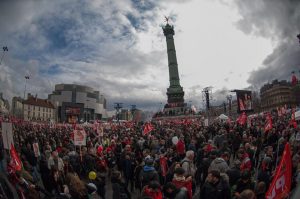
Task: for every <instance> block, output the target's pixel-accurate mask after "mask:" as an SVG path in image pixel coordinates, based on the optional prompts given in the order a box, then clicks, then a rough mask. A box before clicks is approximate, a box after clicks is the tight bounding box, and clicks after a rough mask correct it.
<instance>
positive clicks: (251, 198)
mask: <svg viewBox="0 0 300 199" xmlns="http://www.w3.org/2000/svg"><path fill="white" fill-rule="evenodd" d="M240 199H256V195H255V193H254V192H253V191H252V190H250V189H246V190H244V191H242V193H241V194H240Z"/></svg>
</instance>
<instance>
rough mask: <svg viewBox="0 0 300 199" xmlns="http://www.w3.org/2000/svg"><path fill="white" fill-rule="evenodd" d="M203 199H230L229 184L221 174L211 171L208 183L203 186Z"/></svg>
mask: <svg viewBox="0 0 300 199" xmlns="http://www.w3.org/2000/svg"><path fill="white" fill-rule="evenodd" d="M200 198H201V199H230V198H231V193H230V188H229V184H228V183H226V182H225V181H224V180H223V179H222V177H221V175H220V172H219V171H217V170H211V171H210V172H209V173H208V176H207V178H206V182H205V183H204V185H203V186H202V189H201V191H200Z"/></svg>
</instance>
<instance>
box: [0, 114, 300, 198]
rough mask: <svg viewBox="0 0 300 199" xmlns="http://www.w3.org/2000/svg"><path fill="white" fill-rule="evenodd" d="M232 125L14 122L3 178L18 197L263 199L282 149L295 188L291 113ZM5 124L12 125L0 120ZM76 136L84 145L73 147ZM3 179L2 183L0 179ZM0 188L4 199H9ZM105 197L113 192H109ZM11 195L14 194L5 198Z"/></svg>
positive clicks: (298, 141)
mask: <svg viewBox="0 0 300 199" xmlns="http://www.w3.org/2000/svg"><path fill="white" fill-rule="evenodd" d="M269 115H271V116H272V122H273V123H272V128H271V129H268V130H267V131H266V130H265V124H266V116H265V115H264V114H261V115H256V116H254V117H251V119H250V117H248V121H247V122H246V123H245V124H239V122H237V121H211V122H210V124H209V125H205V123H204V120H203V118H194V119H193V118H189V119H182V120H178V119H177V120H171V119H169V120H166V119H165V120H159V119H157V120H155V121H152V122H148V123H147V124H148V125H151V127H152V128H151V130H150V131H147V132H145V131H144V130H143V128H144V126H145V124H144V123H141V122H140V123H135V122H125V123H122V124H119V123H117V124H115V123H109V122H107V123H100V122H99V123H95V124H88V125H69V124H54V125H49V124H33V123H29V122H23V121H13V132H14V148H15V149H16V151H17V154H18V156H19V158H20V161H21V162H22V168H21V169H16V164H15V161H12V158H11V156H10V155H9V151H8V150H5V149H3V140H2V139H0V142H1V143H0V144H1V147H0V148H1V153H0V159H1V165H0V166H1V167H0V168H1V173H3V174H4V176H6V177H7V179H8V181H9V182H10V184H12V186H13V187H14V188H15V189H16V192H17V195H18V197H19V198H22V199H23V198H24V199H25V198H26V199H31V198H32V199H35V198H70V199H88V198H113V199H129V198H142V199H163V198H166V199H192V198H199V199H230V198H233V199H262V198H265V194H266V192H267V190H268V188H269V186H270V183H271V181H272V179H273V177H274V175H275V172H276V166H277V165H278V164H279V162H280V159H281V156H282V153H283V150H284V147H285V144H286V143H289V145H290V147H291V153H292V154H291V156H292V187H291V191H293V190H295V187H296V186H297V184H298V183H299V182H300V150H299V149H300V148H299V147H300V130H299V127H295V125H294V124H291V123H290V118H291V112H289V113H286V114H284V115H278V114H277V112H276V111H273V112H271V113H270V114H269ZM5 121H9V119H7V120H5V119H4V121H2V122H5ZM74 129H80V130H84V131H85V133H86V135H87V136H86V144H85V145H84V146H76V145H74V133H73V132H74ZM0 177H1V176H0ZM3 184H4V183H2V182H1V187H0V193H1V197H2V196H3V198H5V197H6V198H13V197H12V194H11V193H9V191H7V189H8V188H7V187H5V186H4V185H3ZM108 192H112V195H111V193H108ZM9 194H11V195H9Z"/></svg>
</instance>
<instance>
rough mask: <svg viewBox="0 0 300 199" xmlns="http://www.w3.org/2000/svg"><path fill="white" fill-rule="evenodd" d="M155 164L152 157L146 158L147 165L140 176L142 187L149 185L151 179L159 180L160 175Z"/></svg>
mask: <svg viewBox="0 0 300 199" xmlns="http://www.w3.org/2000/svg"><path fill="white" fill-rule="evenodd" d="M153 164H154V160H153V159H152V158H151V157H149V158H146V159H145V166H144V167H143V169H142V171H141V172H140V176H139V179H140V182H141V183H142V187H144V186H145V185H148V184H149V183H150V182H151V181H157V182H159V175H158V173H157V171H156V170H155V168H154V166H153Z"/></svg>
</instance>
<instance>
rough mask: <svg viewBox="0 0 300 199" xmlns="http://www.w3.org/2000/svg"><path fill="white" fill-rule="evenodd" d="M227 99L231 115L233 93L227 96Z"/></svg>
mask: <svg viewBox="0 0 300 199" xmlns="http://www.w3.org/2000/svg"><path fill="white" fill-rule="evenodd" d="M226 98H227V100H228V116H230V115H231V101H232V95H227V96H226Z"/></svg>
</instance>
